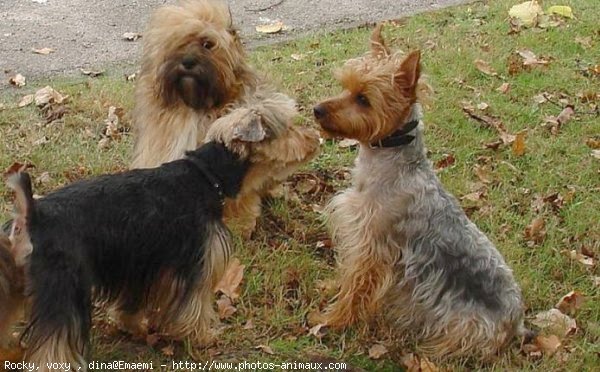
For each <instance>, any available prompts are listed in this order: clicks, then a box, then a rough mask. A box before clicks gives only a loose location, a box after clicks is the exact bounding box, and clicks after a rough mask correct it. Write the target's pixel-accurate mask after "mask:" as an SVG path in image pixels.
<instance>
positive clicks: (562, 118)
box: [556, 105, 575, 126]
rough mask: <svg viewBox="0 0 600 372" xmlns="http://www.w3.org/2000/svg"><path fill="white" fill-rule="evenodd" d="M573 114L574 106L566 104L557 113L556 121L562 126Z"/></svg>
mask: <svg viewBox="0 0 600 372" xmlns="http://www.w3.org/2000/svg"><path fill="white" fill-rule="evenodd" d="M573 114H575V108H574V107H573V106H572V105H568V106H567V107H565V108H564V109H563V110H562V111H561V112H560V114H558V116H557V117H556V121H557V122H558V124H559V125H561V126H562V125H564V124H566V123H567V122H568V121H569V120H571V117H572V116H573Z"/></svg>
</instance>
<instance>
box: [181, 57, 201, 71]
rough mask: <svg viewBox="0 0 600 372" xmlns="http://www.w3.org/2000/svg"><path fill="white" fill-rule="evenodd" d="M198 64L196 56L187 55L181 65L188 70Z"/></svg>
mask: <svg viewBox="0 0 600 372" xmlns="http://www.w3.org/2000/svg"><path fill="white" fill-rule="evenodd" d="M197 64H198V61H196V57H194V56H190V55H187V56H184V57H183V59H182V60H181V65H182V66H183V67H184V68H185V69H187V70H191V69H193V68H194V67H195V66H196V65H197Z"/></svg>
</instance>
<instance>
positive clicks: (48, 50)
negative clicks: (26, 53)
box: [31, 48, 54, 55]
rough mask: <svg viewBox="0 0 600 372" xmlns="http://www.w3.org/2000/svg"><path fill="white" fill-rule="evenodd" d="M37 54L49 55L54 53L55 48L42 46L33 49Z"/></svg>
mask: <svg viewBox="0 0 600 372" xmlns="http://www.w3.org/2000/svg"><path fill="white" fill-rule="evenodd" d="M31 51H32V52H33V53H35V54H42V55H48V54H50V53H54V49H52V48H40V49H35V48H34V49H32V50H31Z"/></svg>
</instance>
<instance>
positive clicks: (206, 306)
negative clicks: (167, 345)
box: [150, 222, 232, 345]
mask: <svg viewBox="0 0 600 372" xmlns="http://www.w3.org/2000/svg"><path fill="white" fill-rule="evenodd" d="M206 231H207V233H206V234H207V235H206V236H205V237H204V238H205V240H204V244H203V248H201V249H203V251H204V256H203V257H202V260H200V262H198V267H195V268H193V270H192V271H193V273H192V275H186V277H185V278H178V277H177V275H173V274H171V275H167V276H166V277H163V278H162V280H161V283H160V286H159V290H158V291H157V294H156V296H157V297H156V299H155V301H153V302H154V304H153V305H154V307H155V308H159V309H160V310H159V311H158V313H156V315H154V316H152V317H151V319H150V327H152V328H156V329H157V330H158V331H159V333H161V334H164V335H166V336H168V337H170V338H174V339H184V338H189V339H190V340H191V341H192V343H194V344H196V345H207V344H209V343H210V342H212V341H213V338H214V335H213V332H212V329H211V326H212V325H213V324H214V323H215V322H216V321H217V317H216V314H215V311H214V309H213V291H214V289H215V287H216V285H217V284H218V282H219V281H220V280H221V278H222V277H223V275H224V273H225V268H226V266H227V263H228V260H229V255H230V254H231V247H232V246H231V237H230V233H229V231H228V230H227V228H226V227H225V226H224V225H223V224H222V223H221V222H216V223H213V224H212V225H211V226H208V228H207V230H206ZM157 300H158V301H157ZM157 305H158V306H157Z"/></svg>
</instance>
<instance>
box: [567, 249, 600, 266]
mask: <svg viewBox="0 0 600 372" xmlns="http://www.w3.org/2000/svg"><path fill="white" fill-rule="evenodd" d="M562 253H564V254H565V255H566V256H567V257H569V258H570V259H571V260H574V261H577V262H579V263H580V264H582V265H583V266H585V267H594V265H595V264H596V261H595V260H594V258H593V257H590V256H586V255H584V254H583V253H581V252H577V251H576V250H575V249H572V250H570V251H566V250H565V251H562Z"/></svg>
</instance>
